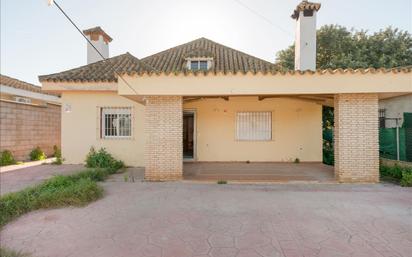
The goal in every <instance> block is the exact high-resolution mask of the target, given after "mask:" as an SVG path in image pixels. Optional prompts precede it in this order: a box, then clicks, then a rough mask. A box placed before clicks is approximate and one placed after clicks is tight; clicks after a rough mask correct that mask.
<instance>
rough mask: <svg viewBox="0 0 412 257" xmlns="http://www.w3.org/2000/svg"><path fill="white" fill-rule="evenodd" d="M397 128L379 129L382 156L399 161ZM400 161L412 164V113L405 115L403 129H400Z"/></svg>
mask: <svg viewBox="0 0 412 257" xmlns="http://www.w3.org/2000/svg"><path fill="white" fill-rule="evenodd" d="M396 151H397V140H396V128H381V129H379V152H380V156H381V157H383V158H387V159H392V160H396V159H397V152H396ZM399 159H400V160H401V161H408V162H412V113H404V123H403V127H402V128H399Z"/></svg>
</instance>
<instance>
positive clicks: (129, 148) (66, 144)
mask: <svg viewBox="0 0 412 257" xmlns="http://www.w3.org/2000/svg"><path fill="white" fill-rule="evenodd" d="M67 105H70V107H71V111H70V112H65V109H67ZM105 106H107V107H134V108H133V113H134V115H133V124H132V128H133V135H132V139H100V138H99V137H100V133H99V127H100V125H99V113H98V107H105ZM62 108H63V112H62V154H63V157H64V158H65V160H66V161H65V163H83V162H84V160H85V157H86V154H87V153H88V151H89V149H90V147H91V146H94V147H96V148H100V147H105V148H106V149H107V150H108V151H109V152H110V153H112V154H113V155H114V156H115V157H116V158H118V159H120V160H123V161H124V162H125V163H126V165H131V166H143V163H144V160H143V146H144V133H143V118H144V117H143V114H144V113H143V110H144V107H143V106H142V105H140V104H138V103H136V102H133V101H131V100H129V99H126V98H124V97H121V96H118V95H117V93H116V92H113V93H110V92H106V93H105V92H77V93H76V92H64V93H63V94H62Z"/></svg>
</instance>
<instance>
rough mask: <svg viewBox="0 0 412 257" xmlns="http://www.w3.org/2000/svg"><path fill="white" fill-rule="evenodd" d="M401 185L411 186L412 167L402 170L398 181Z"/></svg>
mask: <svg viewBox="0 0 412 257" xmlns="http://www.w3.org/2000/svg"><path fill="white" fill-rule="evenodd" d="M400 184H401V186H403V187H412V169H408V170H404V171H403V172H402V178H401V181H400Z"/></svg>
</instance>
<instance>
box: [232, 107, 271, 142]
mask: <svg viewBox="0 0 412 257" xmlns="http://www.w3.org/2000/svg"><path fill="white" fill-rule="evenodd" d="M236 139H237V140H241V141H269V140H271V139H272V113H271V112H238V113H237V115H236Z"/></svg>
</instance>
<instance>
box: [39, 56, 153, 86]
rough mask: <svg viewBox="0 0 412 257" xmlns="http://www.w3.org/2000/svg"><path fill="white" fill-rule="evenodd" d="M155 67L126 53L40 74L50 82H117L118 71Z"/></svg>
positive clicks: (135, 70) (124, 71) (147, 69)
mask: <svg viewBox="0 0 412 257" xmlns="http://www.w3.org/2000/svg"><path fill="white" fill-rule="evenodd" d="M152 70H153V68H151V67H150V66H148V65H146V64H144V63H142V62H141V61H140V60H139V59H137V58H136V57H134V56H133V55H131V54H130V53H125V54H122V55H118V56H115V57H112V58H108V59H106V60H105V61H98V62H95V63H91V64H88V65H84V66H81V67H78V68H74V69H71V70H67V71H63V72H59V73H54V74H50V75H43V76H39V80H40V81H42V82H43V81H49V82H63V81H64V82H116V81H117V76H116V73H115V71H116V72H118V73H132V72H143V71H145V72H148V71H152Z"/></svg>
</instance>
